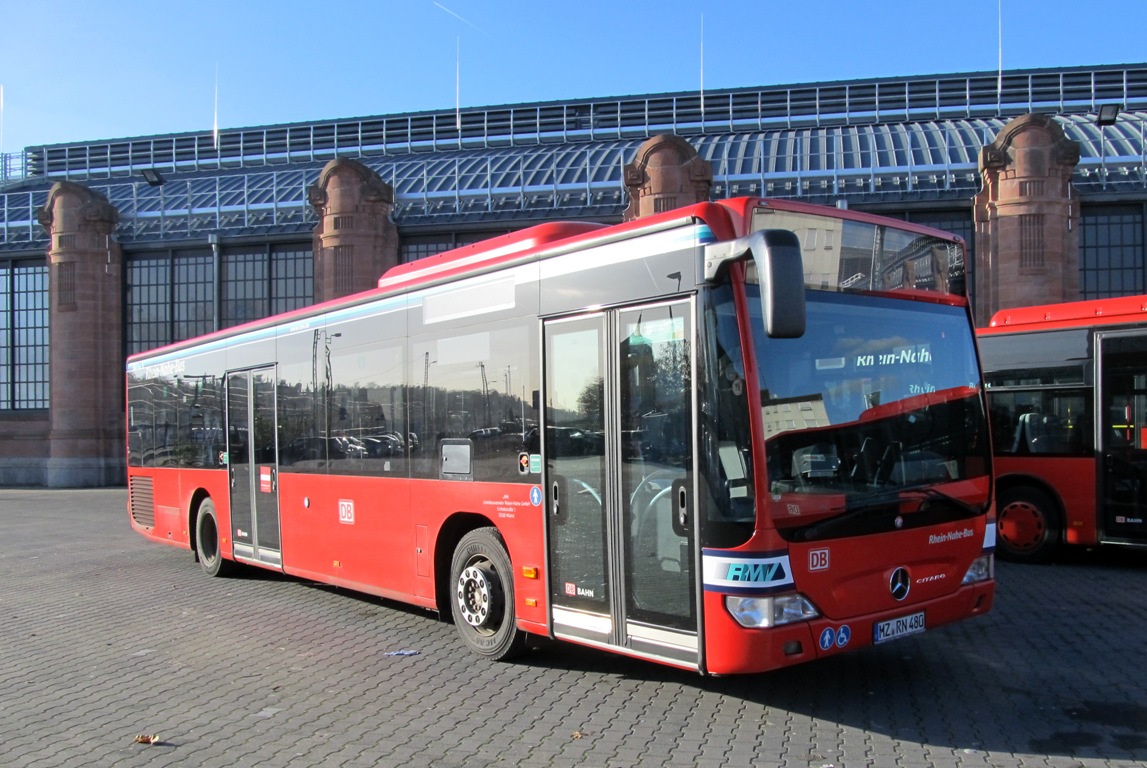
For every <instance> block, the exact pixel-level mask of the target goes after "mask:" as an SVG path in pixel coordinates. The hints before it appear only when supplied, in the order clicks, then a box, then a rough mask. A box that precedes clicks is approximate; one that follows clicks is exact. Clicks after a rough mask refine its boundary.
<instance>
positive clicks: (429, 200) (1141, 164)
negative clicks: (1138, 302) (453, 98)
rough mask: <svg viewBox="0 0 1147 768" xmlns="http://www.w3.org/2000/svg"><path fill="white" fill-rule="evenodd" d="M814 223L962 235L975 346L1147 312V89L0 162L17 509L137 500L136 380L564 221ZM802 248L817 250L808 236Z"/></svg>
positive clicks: (153, 148) (675, 100)
mask: <svg viewBox="0 0 1147 768" xmlns="http://www.w3.org/2000/svg"><path fill="white" fill-rule="evenodd" d="M741 195H760V196H765V197H778V198H791V199H799V200H804V201H809V202H817V203H824V204H828V205H838V206H847V207H849V208H853V209H856V210H862V211H868V212H873V213H879V214H882V215H886V216H892V217H897V218H902V219H906V220H909V221H913V222H917V223H922V224H927V225H930V226H934V227H938V228H940V229H945V230H948V231H951V232H955V233H957V234H959V235H961V236H963V237H964V239H965V240H966V242H967V245H968V250H969V275H968V285H969V292H970V295H971V298H972V302H973V306H974V311H975V317H976V319H977V323H978V324H980V325H984V324H986V323H987V321H988V319H989V318H990V317H991V315H992V314H993V312H995V311H996V310H998V309H1001V308H1007V307H1014V306H1023V305H1031V304H1042V303H1047V302H1049V301H1068V300H1075V299H1080V298H1101V297H1106V296H1121V295H1133V294H1141V293H1147V256H1145V253H1144V242H1145V241H1147V64H1128V65H1114V66H1097V67H1077V68H1068V69H1040V70H1014V71H1004V72H1002V73H997V72H978V73H965V74H950V75H929V76H919V77H906V78H883V79H870V80H847V81H839V82H830V83H807V84H794V85H780V86H764V87H759V88H737V89H728V90H713V91H706V92H705V93H704V95H703V97H702V95H701V94H699V93H696V92H692V93H668V94H653V95H638V96H625V97H609V98H592V99H582V100H571V101H553V102H540V103H531V104H513V105H505V106H491V107H477V108H466V109H460V110H443V111H435V112H419V113H407V114H392V115H380V116H372V117H362V118H349V119H339V120H327V121H318V122H309V123H293V124H288V125H271V126H261V127H252V128H241V129H233V130H224V131H221V132H219V133H218V134H217V135H216V134H213V133H212V132H197V133H196V132H189V133H179V134H168V135H161V136H145V137H136V138H125V139H115V140H106V141H92V142H83V143H75V144H56V145H46V146H32V147H27V148H25V149H24V150H23V151H22V152H19V153H13V154H9V155H4V156H0V435H3V440H0V485H46V486H58V487H65V486H93V485H109V484H117V483H121V482H123V480H124V475H125V472H124V449H123V440H124V405H123V403H124V397H123V383H122V379H123V376H122V371H123V361H124V358H125V357H126V355H128V354H131V353H133V352H138V351H142V350H146V349H151V348H154V347H158V346H161V345H164V344H168V343H171V342H175V341H179V340H182V339H185V338H189V337H192V336H196V335H200V334H203V333H208V332H210V331H212V330H216V329H220V328H226V327H230V326H233V325H237V324H240V323H243V322H247V321H250V320H255V319H259V318H261V317H265V316H267V315H270V314H274V313H279V312H283V311H287V310H291V309H296V308H300V307H304V306H307V305H310V304H312V303H315V302H317V301H321V300H325V299H329V298H334V297H337V296H342V295H346V294H348V293H353V292H356V291H360V290H364V289H366V288H370V287H372V286H373V285H374V284H375V281H376V280H377V278H378V276H379V275H380V274H381V273H382V272H384V271H385V270H386V269H387V268H389V267H390V266H393V265H395V264H398V263H403V262H408V261H412V260H415V259H418V258H422V257H424V256H429V255H432V254H435V253H439V252H441V251H444V250H447V249H449V248H453V247H456V246H459V245H464V244H467V243H471V242H475V241H478V240H482V239H485V238H488V237H492V236H494V235H498V234H502V233H505V232H508V231H512V230H515V229H520V228H522V227H524V226H528V225H531V224H535V223H539V222H541V221H553V220H590V221H599V222H605V223H612V222H618V221H621V220H623V219H625V218H633V217H636V216H640V215H643V214H645V213H649V212H658V211H662V210H669V209H672V208H674V207H677V206H680V205H685V204H688V203H691V202H696V201H698V200H705V199H720V198H725V197H735V196H741ZM798 234H799V233H798Z"/></svg>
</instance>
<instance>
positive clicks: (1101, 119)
mask: <svg viewBox="0 0 1147 768" xmlns="http://www.w3.org/2000/svg"><path fill="white" fill-rule="evenodd" d="M1121 109H1123V105H1122V104H1103V105H1100V107H1099V114H1097V115H1096V116H1095V124H1096V125H1099V126H1105V125H1115V119H1116V118H1118V117H1119V110H1121Z"/></svg>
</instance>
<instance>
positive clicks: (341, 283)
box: [307, 159, 398, 303]
mask: <svg viewBox="0 0 1147 768" xmlns="http://www.w3.org/2000/svg"><path fill="white" fill-rule="evenodd" d="M307 198H308V200H309V201H310V203H311V205H312V206H313V207H314V209H315V212H316V213H318V215H319V223H318V226H316V227H315V236H314V251H315V303H319V302H323V301H328V300H330V299H335V298H338V297H340V296H346V295H348V294H352V293H358V292H359V291H365V290H367V289H368V288H373V287H375V286H376V285H378V278H379V277H381V276H382V273H383V272H385V271H386V270H387V269H389V268H390V267H392V266H394V265H395V264H397V263H398V228H397V227H395V226H394V222H393V221H391V219H390V213H391V211H393V210H394V189H392V188H391V186H390V185H389V184H387V183H386V182H384V181H383V180H382V179H380V178H379V177H378V174H376V173H375V172H374V171H372V170H371V169H370V168H367V167H366V166H365V165H363V164H362V163H359V162H357V161H355V160H343V159H338V160H332V161H330V162H329V163H327V165H326V167H325V168H323V171H322V173H320V174H319V180H318V181H317V182H315V184H314V185H312V186H311V187H310V188H309V189H308V190H307Z"/></svg>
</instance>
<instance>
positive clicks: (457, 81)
mask: <svg viewBox="0 0 1147 768" xmlns="http://www.w3.org/2000/svg"><path fill="white" fill-rule="evenodd" d="M1000 16H1002V21H1003V23H1002V28H1003V47H1002V50H1003V66H1004V67H1005V68H1006V69H1015V68H1028V67H1071V66H1093V65H1098V64H1127V63H1143V62H1145V61H1147V42H1144V30H1147V2H1145V1H1144V0H1104V1H1103V2H1102V3H1084V2H1080V0H1070V1H1069V0H962V1H961V2H950V0H852V1H851V2H848V1H847V0H796V1H795V2H794V1H793V0H786V1H785V2H777V1H775V0H724V1H723V2H718V1H717V0H693V1H692V2H685V1H684V0H658V2H645V1H643V0H582V1H581V2H577V3H568V2H563V3H557V2H552V1H551V0H437V1H436V0H373V1H371V0H324V1H323V2H315V1H314V0H311V1H310V2H305V3H304V2H298V1H297V0H280V1H279V2H263V1H262V0H229V1H224V0H197V2H194V3H191V2H186V1H185V0H184V1H180V0H151V1H150V2H144V1H143V0H104V1H103V2H95V1H94V0H86V1H85V0H53V1H52V2H49V3H37V2H32V1H31V0H0V30H2V31H0V86H3V88H4V102H3V128H2V130H3V135H2V136H0V150H2V151H4V152H17V151H19V150H20V149H22V148H23V147H25V146H30V145H36V144H51V143H61V142H71V141H94V140H100V139H110V138H121V137H128V136H144V135H150V134H156V133H173V132H188V131H198V130H203V131H207V132H210V131H211V129H212V125H213V120H214V116H215V104H216V82H217V81H218V116H219V117H218V119H219V126H220V128H222V129H227V128H239V127H245V126H254V125H267V124H275V123H285V122H296V121H311V120H326V119H337V118H346V117H358V116H368V115H378V114H390V113H396V112H411V111H422V110H437V109H453V108H454V106H455V101H456V99H457V100H458V101H460V103H461V105H462V106H463V107H470V106H475V107H477V106H489V105H497V104H512V103H519V102H530V101H544V100H551V99H558V100H562V99H574V98H588V97H602V96H623V95H633V94H643V93H660V92H666V91H688V90H693V89H697V88H699V87H700V86H701V85H702V74H701V73H702V39H703V40H704V56H703V61H704V77H703V84H704V87H705V88H706V89H707V90H708V89H717V88H730V87H740V86H761V85H779V84H788V83H806V82H818V81H833V80H844V79H853V78H868V77H896V76H906V75H932V74H947V73H955V72H969V71H985V70H986V71H995V69H996V68H997V65H998V61H999V51H1000V46H999V37H998V25H997V18H998V17H1000ZM702 29H703V30H704V32H703V34H702ZM652 41H657V42H656V43H654V42H652ZM217 72H218V75H216V73H217ZM345 72H351V73H353V74H352V75H351V76H349V77H347V76H345V75H343V74H342V73H345Z"/></svg>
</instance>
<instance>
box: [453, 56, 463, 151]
mask: <svg viewBox="0 0 1147 768" xmlns="http://www.w3.org/2000/svg"><path fill="white" fill-rule="evenodd" d="M456 40H457V45H456V53H455V56H454V127H455V128H457V129H458V143H459V144H461V143H462V38H461V37H458V38H456Z"/></svg>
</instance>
